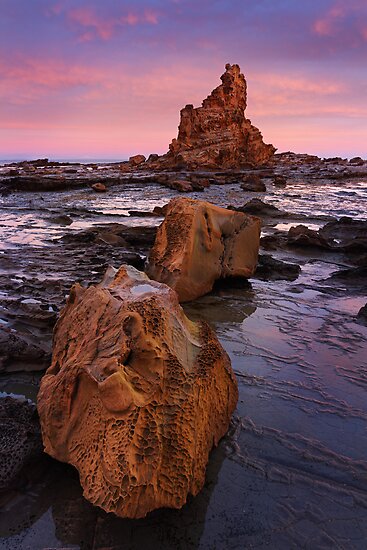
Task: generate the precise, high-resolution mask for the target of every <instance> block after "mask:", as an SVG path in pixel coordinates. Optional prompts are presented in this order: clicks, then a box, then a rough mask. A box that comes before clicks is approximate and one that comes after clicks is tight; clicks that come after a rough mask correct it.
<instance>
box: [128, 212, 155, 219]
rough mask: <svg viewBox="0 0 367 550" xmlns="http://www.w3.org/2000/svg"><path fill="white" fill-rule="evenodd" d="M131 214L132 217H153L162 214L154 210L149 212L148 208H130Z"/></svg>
mask: <svg viewBox="0 0 367 550" xmlns="http://www.w3.org/2000/svg"><path fill="white" fill-rule="evenodd" d="M129 216H131V217H132V218H152V217H155V216H160V214H157V213H156V212H155V211H154V210H153V212H149V211H147V210H129Z"/></svg>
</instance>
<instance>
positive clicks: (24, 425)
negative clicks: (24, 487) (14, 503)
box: [0, 397, 42, 492]
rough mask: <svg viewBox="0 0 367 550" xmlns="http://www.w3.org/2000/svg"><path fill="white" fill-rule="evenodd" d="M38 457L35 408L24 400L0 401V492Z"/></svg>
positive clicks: (39, 442)
mask: <svg viewBox="0 0 367 550" xmlns="http://www.w3.org/2000/svg"><path fill="white" fill-rule="evenodd" d="M41 453H42V440H41V431H40V426H39V422H38V416H37V411H36V407H35V405H33V404H32V403H30V402H28V401H27V400H25V399H14V398H13V397H3V398H0V492H1V491H4V490H5V489H9V488H12V487H13V486H14V485H15V484H17V483H18V482H19V477H20V476H21V474H22V470H23V468H24V467H25V466H26V465H27V464H28V463H29V462H30V461H32V460H34V459H36V458H39V457H40V455H41Z"/></svg>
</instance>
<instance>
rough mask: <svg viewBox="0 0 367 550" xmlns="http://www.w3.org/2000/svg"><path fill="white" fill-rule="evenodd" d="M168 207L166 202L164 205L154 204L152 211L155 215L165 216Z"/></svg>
mask: <svg viewBox="0 0 367 550" xmlns="http://www.w3.org/2000/svg"><path fill="white" fill-rule="evenodd" d="M167 209H168V203H167V204H165V205H164V206H155V207H154V208H153V212H154V214H155V215H156V216H165V215H166V212H167Z"/></svg>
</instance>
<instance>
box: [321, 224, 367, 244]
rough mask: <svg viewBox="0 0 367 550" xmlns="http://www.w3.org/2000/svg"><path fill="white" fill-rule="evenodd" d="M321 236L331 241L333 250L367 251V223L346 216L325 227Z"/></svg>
mask: <svg viewBox="0 0 367 550" xmlns="http://www.w3.org/2000/svg"><path fill="white" fill-rule="evenodd" d="M319 234H320V236H321V237H322V238H324V239H326V240H328V241H329V243H330V246H331V247H332V248H336V249H341V250H345V251H348V250H350V251H353V250H355V251H367V221H364V220H353V219H352V218H349V217H347V216H344V217H342V218H340V219H339V220H336V221H332V222H329V223H327V224H326V225H324V227H322V228H321V229H320V230H319Z"/></svg>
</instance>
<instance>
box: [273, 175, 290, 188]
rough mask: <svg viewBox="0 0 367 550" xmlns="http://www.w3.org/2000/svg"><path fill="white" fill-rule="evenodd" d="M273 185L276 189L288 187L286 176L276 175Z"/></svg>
mask: <svg viewBox="0 0 367 550" xmlns="http://www.w3.org/2000/svg"><path fill="white" fill-rule="evenodd" d="M273 185H274V186H275V187H286V185H287V178H286V177H284V176H280V175H276V176H274V178H273Z"/></svg>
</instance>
